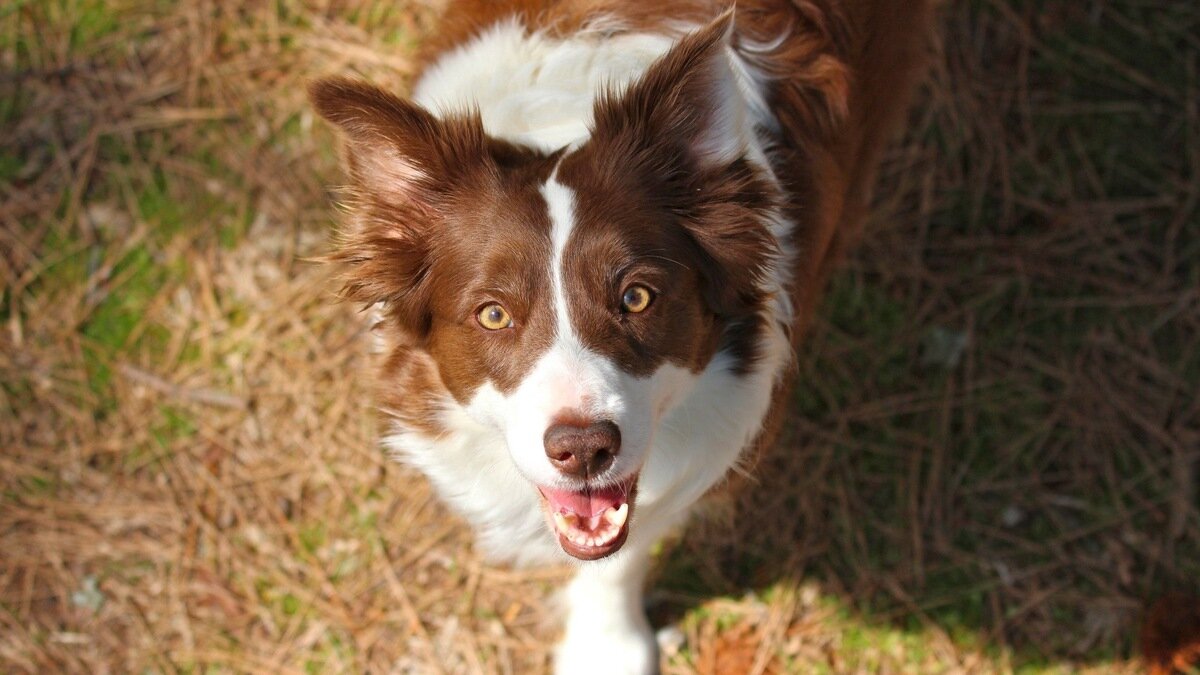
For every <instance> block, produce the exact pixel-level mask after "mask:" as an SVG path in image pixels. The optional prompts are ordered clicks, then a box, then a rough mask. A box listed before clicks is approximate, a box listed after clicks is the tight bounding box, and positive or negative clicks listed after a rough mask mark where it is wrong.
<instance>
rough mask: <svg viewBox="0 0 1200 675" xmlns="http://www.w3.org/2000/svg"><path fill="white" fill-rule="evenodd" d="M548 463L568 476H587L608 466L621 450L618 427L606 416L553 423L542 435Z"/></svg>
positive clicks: (593, 474) (595, 473)
mask: <svg viewBox="0 0 1200 675" xmlns="http://www.w3.org/2000/svg"><path fill="white" fill-rule="evenodd" d="M542 443H543V444H544V445H545V446H546V456H547V457H549V458H550V463H551V464H553V465H554V466H556V467H558V470H559V471H562V472H563V473H565V474H567V475H568V476H576V477H579V478H588V477H590V476H596V475H598V474H600V473H601V472H603V471H604V470H605V469H607V468H608V467H610V466H612V463H613V459H615V458H616V456H617V453H618V452H620V450H621V430H620V429H618V428H617V425H615V424H613V423H612V422H609V421H608V420H601V421H599V422H592V423H591V424H589V425H587V426H586V427H581V426H577V425H574V424H555V425H553V426H551V427H550V428H549V429H547V430H546V435H545V436H543V437H542Z"/></svg>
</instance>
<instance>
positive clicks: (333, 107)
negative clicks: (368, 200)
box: [308, 77, 487, 209]
mask: <svg viewBox="0 0 1200 675" xmlns="http://www.w3.org/2000/svg"><path fill="white" fill-rule="evenodd" d="M308 95H309V99H310V100H311V101H312V104H313V107H314V108H315V109H316V111H317V112H318V113H319V114H320V115H321V116H322V117H324V118H325V119H327V120H329V121H330V122H332V123H333V124H334V125H336V126H337V127H338V128H339V129H341V131H342V132H343V134H344V135H345V139H346V143H347V147H346V155H345V157H346V163H347V165H348V166H347V168H348V169H349V171H350V175H351V178H352V179H353V180H354V183H355V187H356V188H358V189H360V190H364V191H366V192H368V193H369V194H370V196H372V197H373V198H376V199H381V200H384V201H386V202H388V203H391V204H394V205H397V206H404V207H409V208H418V209H428V208H429V207H430V206H431V203H430V202H431V201H434V200H435V199H436V197H437V195H438V194H440V193H444V192H445V191H446V190H447V189H449V188H451V187H453V186H454V184H455V183H456V179H458V178H460V177H461V174H462V173H463V172H464V170H465V169H469V168H478V165H479V162H482V161H483V160H484V158H485V157H486V154H487V153H486V147H487V136H486V135H485V134H484V131H483V124H482V123H481V122H480V120H479V116H478V115H477V114H476V115H468V116H460V117H451V118H449V119H445V120H441V119H438V118H436V117H434V116H433V115H432V114H431V113H430V112H429V111H427V110H425V109H424V108H422V107H420V106H418V105H417V104H415V103H412V102H410V101H406V100H404V99H402V98H399V97H397V96H394V95H392V94H389V93H388V92H386V91H383V90H382V89H380V88H378V87H375V86H373V85H370V84H367V83H365V82H358V81H355V80H349V79H345V78H340V77H334V78H328V79H324V80H317V81H316V82H313V83H312V84H310V85H309V88H308Z"/></svg>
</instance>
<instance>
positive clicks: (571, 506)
mask: <svg viewBox="0 0 1200 675" xmlns="http://www.w3.org/2000/svg"><path fill="white" fill-rule="evenodd" d="M541 490H542V494H543V495H545V496H546V500H547V501H549V502H550V510H551V511H552V512H553V513H563V512H564V511H566V512H569V513H574V514H576V515H579V516H584V517H586V518H591V517H592V516H597V515H600V514H601V513H604V512H605V511H607V510H608V509H610V508H614V507H617V506H620V505H621V504H624V503H625V500H626V499H628V495H627V494H626V492H627V491H626V490H625V489H624V488H622V487H621V486H619V485H617V486H612V487H607V488H599V489H588V490H587V491H585V492H575V491H573V490H556V489H554V488H547V487H544V488H542V489H541Z"/></svg>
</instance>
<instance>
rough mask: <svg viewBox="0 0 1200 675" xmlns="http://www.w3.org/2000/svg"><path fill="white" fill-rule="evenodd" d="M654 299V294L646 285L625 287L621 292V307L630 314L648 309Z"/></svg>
mask: <svg viewBox="0 0 1200 675" xmlns="http://www.w3.org/2000/svg"><path fill="white" fill-rule="evenodd" d="M653 300H654V294H653V293H651V292H650V289H649V288H646V287H645V286H639V285H636V284H635V285H633V286H630V287H629V288H626V289H625V292H624V293H622V294H621V309H623V310H625V311H626V312H629V313H630V314H637V313H638V312H644V311H646V308H647V307H649V306H650V303H651V301H653Z"/></svg>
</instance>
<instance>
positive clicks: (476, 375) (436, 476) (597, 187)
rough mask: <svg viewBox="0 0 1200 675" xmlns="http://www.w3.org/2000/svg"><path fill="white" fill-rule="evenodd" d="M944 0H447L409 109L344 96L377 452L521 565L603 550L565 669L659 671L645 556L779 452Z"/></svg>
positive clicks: (344, 245)
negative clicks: (821, 317) (802, 367)
mask: <svg viewBox="0 0 1200 675" xmlns="http://www.w3.org/2000/svg"><path fill="white" fill-rule="evenodd" d="M929 22H930V18H929V8H928V7H927V2H926V1H916V0H914V1H909V2H904V1H900V0H893V1H886V0H790V1H789V0H746V1H744V2H741V3H739V4H738V6H737V8H736V16H735V11H734V10H733V9H731V8H730V7H729V6H728V3H727V2H722V1H719V0H671V1H664V2H648V1H646V0H641V1H637V2H634V1H631V0H562V1H561V2H554V1H551V0H511V1H499V0H462V1H458V2H450V4H449V7H448V8H447V10H446V16H445V19H444V21H443V24H442V26H441V28H440V30H439V31H438V35H437V37H436V38H435V42H434V44H433V45H432V46H431V47H430V48H429V54H428V56H427V58H426V60H425V64H424V67H423V69H422V74H421V75H420V77H419V79H418V81H417V83H416V86H415V89H414V91H413V95H412V98H411V99H404V98H400V97H397V96H395V95H393V94H391V93H388V92H385V91H382V90H380V89H378V88H376V87H374V86H372V85H370V84H367V83H364V82H360V81H352V80H347V79H340V78H334V79H325V80H320V81H317V82H315V83H314V84H313V85H312V86H311V87H310V97H311V99H312V102H313V105H314V106H315V108H316V110H317V111H318V112H319V113H320V114H321V115H322V116H323V117H324V118H325V119H327V120H329V121H330V122H331V123H332V124H333V125H335V126H336V127H338V128H339V129H340V130H341V132H342V135H343V137H344V141H345V153H344V157H345V161H344V163H345V166H346V170H347V172H348V174H349V177H350V188H349V189H348V191H347V216H348V217H347V219H346V221H347V222H346V223H345V225H344V226H343V228H342V230H341V233H340V237H339V238H338V241H337V244H336V248H335V250H334V252H333V253H332V254H331V255H330V258H331V259H332V260H333V261H334V262H336V263H337V264H338V267H339V269H340V270H341V275H342V276H341V282H342V294H343V295H344V297H346V298H348V299H349V300H352V301H354V302H358V303H362V304H363V305H364V306H367V307H371V308H373V311H374V313H375V315H376V320H377V325H376V327H375V332H376V333H377V334H378V336H379V338H380V339H381V340H382V342H383V343H384V344H383V347H382V349H383V351H384V356H383V358H382V363H381V366H382V367H381V371H382V372H381V373H380V377H379V399H380V402H381V407H382V409H383V410H384V412H385V413H386V422H387V428H386V432H385V438H384V444H385V445H386V446H387V448H388V449H389V450H390V451H391V452H393V453H394V454H395V455H396V456H397V457H398V458H399V459H401V460H402V461H405V462H407V463H409V464H411V465H413V466H416V467H418V468H419V469H421V470H422V471H423V472H425V474H427V475H428V476H429V478H430V480H431V481H432V482H433V484H434V485H435V486H436V488H437V490H438V492H439V493H440V495H441V496H442V497H443V498H444V499H445V500H446V501H447V502H448V503H449V504H450V505H452V506H453V507H454V508H455V509H456V510H457V511H458V512H459V513H460V514H462V516H463V517H464V518H465V519H466V520H467V521H468V522H469V523H470V524H471V525H472V526H473V527H474V528H475V530H476V531H477V533H478V541H479V545H480V547H481V548H482V549H483V550H484V551H485V552H486V553H487V554H489V555H490V557H491V558H493V559H495V560H499V561H508V562H511V563H516V564H533V563H541V562H548V561H555V560H561V559H563V558H564V556H565V557H568V558H570V559H576V560H578V561H583V562H581V563H580V564H579V565H578V573H577V575H576V576H575V578H574V580H573V581H572V582H571V583H570V584H569V586H568V587H567V589H566V598H567V604H568V614H567V618H566V632H565V637H564V638H563V641H562V642H561V644H560V645H559V646H558V649H557V652H556V667H557V669H558V670H559V671H560V672H564V673H584V672H605V673H644V672H653V671H655V670H656V669H657V665H658V657H657V650H656V647H655V641H654V637H653V633H652V632H651V629H650V626H649V624H648V622H647V620H646V617H645V614H644V613H643V609H642V585H643V581H644V579H645V576H646V572H647V569H648V567H649V565H650V562H651V550H652V548H653V546H654V544H655V542H656V541H658V540H659V539H660V538H661V537H662V536H663V535H664V534H666V533H667V532H668V531H670V530H671V529H672V528H675V527H677V526H679V525H681V524H682V523H683V521H684V520H685V519H686V518H687V516H688V513H689V511H690V510H691V509H692V507H693V505H694V504H695V503H696V502H697V500H699V499H700V498H701V497H703V496H704V495H705V494H706V493H707V492H709V491H710V490H712V489H713V488H714V487H716V486H718V485H720V484H722V483H723V482H724V481H726V479H727V477H728V476H729V475H730V474H731V472H733V471H739V470H740V471H744V470H747V469H748V468H749V467H750V466H751V465H752V464H753V463H754V460H755V457H756V456H757V454H758V452H759V450H760V449H763V448H765V447H768V446H769V445H770V444H771V443H772V441H773V439H774V436H775V434H776V431H777V430H778V428H779V423H780V419H781V416H782V413H784V412H786V408H787V403H786V402H787V400H788V398H789V392H790V389H791V386H792V383H793V382H792V380H793V379H794V378H793V374H794V368H793V358H794V357H793V350H794V347H795V345H796V342H797V340H798V338H799V336H800V335H801V333H802V332H803V329H804V327H805V324H806V323H807V321H808V319H809V318H810V317H811V315H812V312H813V308H814V305H815V303H816V300H817V296H818V295H819V292H820V290H821V287H822V285H823V282H824V279H825V277H826V276H827V274H828V271H829V268H830V266H831V264H832V263H833V262H834V261H835V259H836V258H837V256H838V253H839V252H840V251H841V250H842V249H843V248H844V244H845V243H846V242H847V241H848V240H852V239H853V237H854V235H855V233H856V232H857V230H858V229H859V227H860V224H861V221H862V220H863V216H864V211H865V208H866V205H867V202H868V198H869V193H870V187H871V183H872V180H873V177H874V166H875V163H876V161H877V157H878V155H879V153H880V148H881V145H882V143H883V142H884V141H885V140H886V136H887V134H889V133H890V132H891V131H892V130H893V127H894V126H895V124H896V122H897V121H898V120H900V119H901V118H902V117H903V114H904V110H905V104H906V100H907V97H908V93H909V90H910V89H911V84H912V82H913V80H914V78H915V76H916V73H917V71H918V69H919V66H920V63H921V61H922V56H921V55H922V52H923V51H924V46H925V44H924V43H925V38H926V34H927V29H928V24H929Z"/></svg>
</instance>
